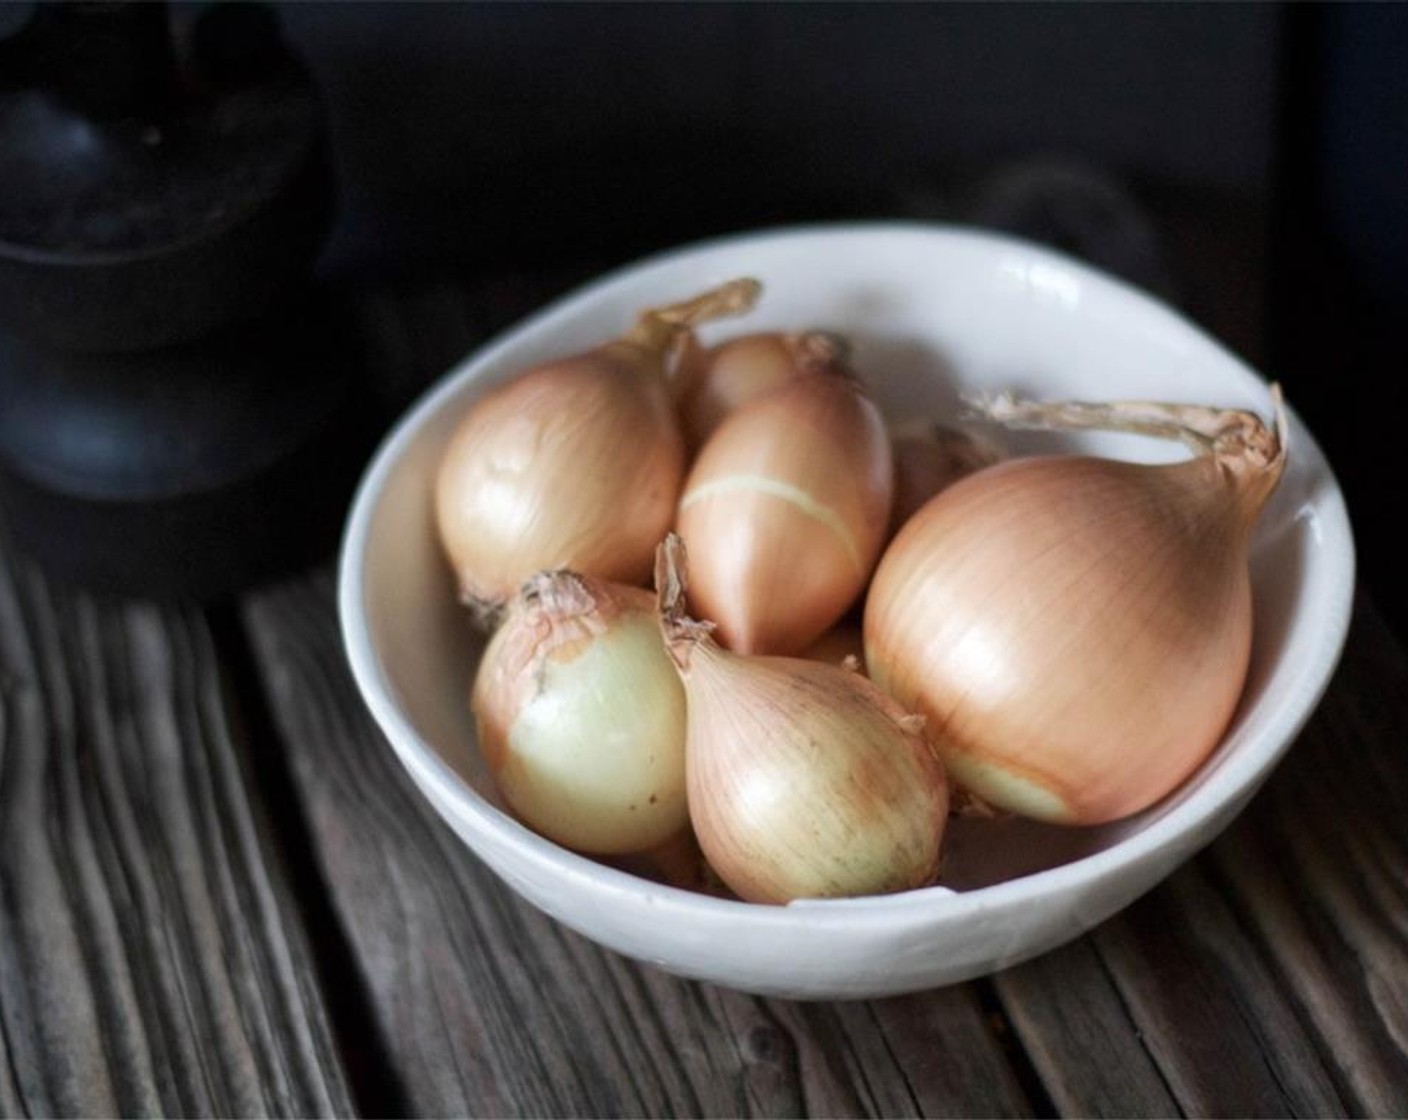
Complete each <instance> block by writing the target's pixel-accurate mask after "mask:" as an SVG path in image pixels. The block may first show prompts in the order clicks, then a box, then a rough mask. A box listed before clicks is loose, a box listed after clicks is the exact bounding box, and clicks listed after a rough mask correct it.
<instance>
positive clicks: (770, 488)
mask: <svg viewBox="0 0 1408 1120" xmlns="http://www.w3.org/2000/svg"><path fill="white" fill-rule="evenodd" d="M893 487H894V468H893V462H892V459H891V453H890V442H889V435H888V433H887V432H886V430H885V424H884V420H883V419H882V417H881V415H880V410H879V409H878V408H877V407H876V405H875V403H874V402H873V401H872V400H871V399H870V398H869V397H868V396H867V395H866V393H865V391H864V389H863V388H862V386H861V385H860V383H859V381H858V380H857V379H856V377H855V376H854V374H853V373H852V372H851V371H850V370H849V369H848V368H847V367H846V366H844V365H843V364H841V363H840V362H839V360H836V361H830V362H827V363H826V364H824V365H816V366H809V367H808V368H806V369H805V370H804V371H803V372H800V373H798V374H797V375H796V376H794V377H792V378H790V379H789V380H788V381H787V382H786V383H785V384H783V385H782V386H781V387H780V388H777V389H774V390H773V391H771V392H769V393H765V394H763V395H762V396H759V397H757V398H755V399H754V400H751V401H749V402H748V403H746V404H744V405H742V406H740V407H738V408H737V409H735V410H734V411H733V412H731V413H729V415H728V416H727V417H726V418H725V419H724V421H723V423H721V424H720V425H719V427H718V428H717V429H716V430H715V431H714V434H713V435H712V436H710V437H709V441H708V442H707V443H706V444H705V445H704V447H703V449H702V450H701V451H700V453H699V457H698V458H697V459H696V461H695V463H694V466H693V468H692V469H691V470H690V473H689V476H688V478H687V479H686V482H685V486H684V496H683V497H682V498H681V500H680V510H679V517H678V520H677V522H676V527H677V529H678V531H679V533H680V535H681V536H683V537H684V539H685V541H686V542H687V544H688V545H689V550H690V555H691V557H692V558H693V559H692V567H693V571H692V575H691V579H692V586H693V600H694V603H695V607H696V609H697V610H698V611H699V612H700V613H701V614H702V615H703V616H705V617H707V618H709V619H712V620H713V622H714V623H715V624H716V625H717V627H718V633H719V637H720V640H721V641H722V642H723V644H724V645H725V646H727V647H728V648H729V649H731V650H733V651H734V652H736V653H779V654H795V653H800V652H801V651H802V650H804V649H805V648H806V647H807V646H808V645H809V644H810V643H811V642H813V641H814V640H816V639H817V638H818V637H820V636H821V634H822V633H824V632H825V631H826V630H827V629H829V628H830V627H831V625H832V624H833V623H835V622H836V621H837V620H838V619H839V618H840V617H841V616H842V615H843V614H844V613H845V611H846V609H847V607H849V606H850V605H851V604H852V602H854V601H855V600H856V599H857V598H858V596H859V594H860V592H861V590H862V589H863V588H864V587H865V583H866V581H867V579H868V578H869V577H870V573H871V570H872V568H873V567H874V564H875V561H876V558H877V557H878V556H879V553H880V548H881V546H882V545H883V543H884V540H885V530H886V524H887V522H888V519H889V515H890V503H891V498H892V493H893Z"/></svg>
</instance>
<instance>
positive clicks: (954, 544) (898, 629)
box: [864, 394, 1286, 824]
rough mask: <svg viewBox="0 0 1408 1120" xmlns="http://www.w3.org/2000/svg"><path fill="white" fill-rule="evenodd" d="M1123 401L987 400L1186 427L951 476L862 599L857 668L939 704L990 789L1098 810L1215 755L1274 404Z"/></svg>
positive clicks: (918, 705)
mask: <svg viewBox="0 0 1408 1120" xmlns="http://www.w3.org/2000/svg"><path fill="white" fill-rule="evenodd" d="M1275 400H1276V409H1277V420H1276V424H1275V426H1274V428H1269V427H1268V426H1266V425H1265V424H1264V423H1263V422H1262V421H1261V420H1260V419H1258V418H1257V417H1256V416H1255V415H1253V414H1251V413H1248V412H1242V411H1222V410H1217V409H1210V408H1199V407H1190V406H1179V405H1159V404H1147V403H1142V402H1125V403H1116V404H1109V405H1090V404H1081V403H1069V404H1054V405H1040V404H1030V403H1020V402H1016V401H1013V400H1011V399H1010V398H1006V399H1001V400H998V401H996V402H994V403H993V404H991V405H989V406H988V411H989V413H990V415H991V416H992V417H993V418H995V419H998V420H1001V421H1003V422H1006V423H1009V424H1011V425H1014V426H1017V425H1021V426H1029V427H1047V428H1106V429H1114V430H1125V431H1136V432H1142V433H1146V434H1151V435H1159V436H1166V437H1170V438H1179V439H1182V440H1183V441H1184V442H1185V443H1187V444H1188V445H1189V446H1190V447H1193V448H1194V449H1196V454H1195V457H1193V458H1192V459H1189V460H1186V461H1182V462H1177V463H1171V464H1163V465H1142V464H1136V463H1126V462H1118V461H1113V460H1109V459H1102V458H1097V457H1092V456H1084V455H1068V456H1042V457H1032V458H1021V459H1009V460H1007V461H1005V462H1002V463H999V464H997V465H996V466H992V467H989V468H987V469H986V470H983V471H980V472H978V473H976V474H973V475H970V476H968V477H967V478H965V479H962V480H961V481H959V482H957V483H955V484H954V485H952V486H950V487H948V488H947V489H945V490H943V491H942V492H941V493H940V494H939V495H938V496H937V497H935V498H933V499H932V500H930V501H929V502H928V503H927V504H926V505H925V506H924V507H923V508H922V509H921V510H920V511H919V512H918V513H916V514H915V515H914V516H913V517H912V518H910V520H909V521H908V522H907V523H906V525H905V526H904V528H903V529H901V530H900V533H899V535H898V536H897V537H896V538H895V540H894V541H893V542H892V543H891V545H890V546H889V548H888V549H887V550H886V553H885V555H884V557H883V558H882V560H881V561H880V564H879V567H878V568H877V570H876V573H875V578H874V581H873V583H872V585H871V588H870V591H869V594H868V596H867V601H866V608H865V623H864V625H865V649H866V663H867V666H868V668H869V670H870V673H871V676H872V677H873V679H874V680H875V681H876V682H877V683H879V684H880V685H881V686H882V687H884V688H885V689H887V690H888V691H889V692H890V693H891V694H892V695H893V696H895V697H896V698H897V699H898V700H899V701H900V703H901V704H903V705H905V706H906V707H913V708H914V709H916V710H917V711H919V712H921V713H923V714H924V715H925V716H927V717H928V719H929V720H930V723H931V725H932V728H933V732H934V735H935V741H936V742H937V743H938V746H939V750H940V753H941V754H942V755H943V758H944V761H945V763H946V764H947V766H948V770H949V774H950V777H951V778H952V779H953V780H954V781H955V782H956V783H958V784H959V785H962V786H964V787H966V788H968V789H970V790H971V791H972V792H973V793H975V794H976V795H977V796H978V797H980V798H982V799H983V800H984V801H986V802H988V803H989V804H991V805H995V806H998V807H1000V808H1005V809H1009V810H1011V811H1013V812H1015V813H1019V814H1023V815H1027V816H1031V817H1036V818H1039V819H1044V820H1048V821H1054V822H1068V823H1080V824H1093V823H1099V822H1104V821H1110V820H1114V819H1117V818H1120V817H1123V816H1126V815H1128V814H1130V813H1134V812H1137V811H1138V810H1141V809H1144V808H1146V807H1148V806H1150V805H1152V804H1153V803H1155V802H1156V801H1158V800H1160V799H1161V798H1162V797H1164V796H1165V795H1167V794H1168V793H1169V792H1171V791H1172V790H1173V789H1175V788H1176V787H1177V786H1178V785H1179V784H1180V783H1181V782H1182V781H1184V779H1186V778H1187V777H1188V776H1189V775H1190V774H1191V773H1192V772H1193V770H1194V769H1196V767H1197V766H1198V765H1199V764H1200V763H1201V762H1202V761H1203V760H1204V759H1205V758H1206V757H1207V756H1208V754H1209V753H1210V752H1211V751H1212V750H1213V748H1214V747H1215V746H1216V744H1217V743H1218V741H1219V740H1220V738H1221V736H1222V734H1223V733H1224V731H1225V730H1226V727H1227V725H1228V723H1229V721H1230V719H1231V717H1232V714H1233V711H1234V709H1235V707H1236V704H1237V702H1238V699H1239V697H1240V695H1241V692H1242V689H1243V686H1244V683H1245V678H1246V672H1247V665H1248V659H1249V656H1250V650H1251V640H1252V626H1251V622H1252V620H1251V612H1252V600H1251V586H1250V576H1249V573H1248V566H1247V552H1248V546H1249V539H1250V536H1251V531H1252V527H1253V525H1254V523H1255V521H1256V518H1257V516H1258V514H1259V512H1260V511H1261V509H1262V507H1263V505H1264V503H1265V501H1266V499H1267V497H1268V496H1269V495H1270V494H1271V492H1272V491H1273V490H1274V489H1275V487H1276V485H1277V483H1278V481H1279V480H1280V478H1281V475H1282V473H1283V471H1284V468H1285V462H1286V445H1285V423H1284V415H1283V413H1282V411H1281V407H1280V398H1279V394H1277V395H1276V397H1275Z"/></svg>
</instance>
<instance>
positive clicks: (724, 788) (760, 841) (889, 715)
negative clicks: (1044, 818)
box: [656, 534, 948, 903]
mask: <svg viewBox="0 0 1408 1120" xmlns="http://www.w3.org/2000/svg"><path fill="white" fill-rule="evenodd" d="M684 579H685V570H684V546H683V543H682V542H681V540H680V538H679V537H678V536H675V535H674V534H671V536H670V537H668V538H667V539H666V541H665V542H664V544H662V546H661V548H660V554H659V562H658V567H657V572H656V584H657V587H658V588H659V596H660V612H661V616H660V626H661V630H662V632H663V633H664V635H665V642H666V644H667V646H668V648H669V652H670V655H671V657H672V658H673V659H674V663H675V665H676V666H677V668H678V670H679V675H680V679H681V680H682V681H683V682H684V689H685V697H686V704H685V711H686V728H687V730H686V743H685V759H686V773H687V781H688V790H689V812H690V819H691V821H692V822H693V824H694V831H695V835H696V836H697V837H698V840H699V844H700V847H701V849H702V850H703V852H704V855H705V856H706V857H707V859H708V862H709V866H710V867H711V868H713V870H714V871H715V872H716V873H717V874H718V876H719V877H720V878H721V879H722V880H723V882H724V883H725V884H727V886H728V887H729V888H730V889H732V890H733V891H734V892H735V893H737V894H738V896H739V897H740V898H743V899H744V900H746V901H749V902H763V903H786V902H790V901H791V900H793V899H796V898H827V897H845V896H854V895H863V894H882V893H888V892H893V891H901V890H908V889H911V888H915V887H921V886H924V885H926V884H929V883H931V882H933V881H934V879H935V878H936V876H937V875H938V870H939V860H940V853H941V849H942V841H943V833H944V827H945V824H946V823H947V815H948V785H947V781H946V779H945V776H944V771H943V767H942V765H941V764H940V762H939V760H938V757H937V755H936V754H935V753H934V749H933V747H932V745H931V744H930V743H929V742H928V741H927V740H926V739H925V737H924V734H923V730H922V729H923V720H921V719H918V718H916V717H914V716H912V715H908V714H906V713H905V712H904V711H903V710H902V709H901V708H900V707H899V705H897V704H896V703H895V702H894V701H893V700H892V699H891V698H890V697H888V696H886V695H885V694H884V693H883V692H881V691H880V690H879V689H878V688H877V687H876V686H875V685H873V684H871V683H870V682H869V681H868V680H866V678H865V677H863V676H861V675H860V674H859V673H855V672H851V671H849V670H846V669H842V668H839V667H837V666H833V665H826V664H823V663H821V662H818V661H806V660H802V659H795V658H785V657H749V656H744V655H740V654H735V653H730V652H729V651H728V650H725V649H723V648H721V647H720V646H719V645H717V644H716V643H715V642H714V641H713V639H712V638H711V637H710V633H709V632H710V630H711V629H712V628H711V627H710V626H709V624H707V623H701V622H696V621H694V620H692V619H690V618H689V617H687V616H686V614H685V607H684V591H685V585H684Z"/></svg>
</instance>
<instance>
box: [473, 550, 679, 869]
mask: <svg viewBox="0 0 1408 1120" xmlns="http://www.w3.org/2000/svg"><path fill="white" fill-rule="evenodd" d="M470 706H471V708H472V709H473V712H474V716H475V720H476V722H477V725H478V730H479V745H480V749H481V751H483V753H484V757H485V760H486V761H487V762H488V764H489V769H490V771H491V772H492V773H493V775H494V777H495V779H496V781H497V782H498V785H499V789H500V791H501V792H502V793H503V795H504V800H505V801H507V802H508V804H509V807H510V808H512V809H513V810H514V812H515V813H517V814H518V815H519V817H520V818H522V820H523V821H524V823H526V824H527V825H528V826H529V827H531V828H533V829H535V830H537V831H538V832H540V833H542V834H543V835H544V836H547V837H548V838H549V839H552V840H555V841H557V842H558V843H560V844H563V845H565V846H566V847H569V848H573V849H575V850H577V851H580V852H589V853H593V854H621V853H628V852H646V851H650V850H652V849H656V848H658V847H659V846H660V845H663V844H666V842H667V841H673V840H674V839H675V838H676V837H677V834H678V833H679V832H680V831H681V830H682V829H685V828H686V827H687V825H688V821H689V813H688V809H687V806H686V804H685V778H684V692H683V690H682V689H681V687H680V683H679V680H678V678H677V676H676V674H675V669H674V666H673V664H672V662H671V660H670V659H669V658H668V657H667V656H666V654H665V650H664V647H663V646H662V645H661V642H660V629H659V622H658V620H657V618H656V611H655V600H654V598H653V597H652V596H651V594H650V593H649V592H648V591H644V590H642V589H640V588H637V587H624V586H620V585H616V584H611V583H608V582H606V581H604V580H597V579H593V578H591V577H588V576H582V575H579V574H577V573H574V572H566V571H558V572H543V573H540V574H538V575H536V576H534V577H532V578H531V579H530V580H528V582H527V583H526V584H525V585H524V587H523V589H522V591H521V592H520V594H519V595H518V596H517V597H516V598H515V599H513V600H512V601H511V603H510V604H509V606H508V609H507V612H506V613H505V616H504V620H503V624H502V625H501V626H500V627H499V629H498V630H497V631H495V633H494V636H493V637H492V638H491V639H490V640H489V644H488V646H487V647H486V648H485V651H484V657H483V659H482V660H481V662H480V665H479V670H478V673H477V675H476V677H475V681H474V689H473V693H472V697H471V703H470Z"/></svg>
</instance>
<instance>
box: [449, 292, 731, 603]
mask: <svg viewBox="0 0 1408 1120" xmlns="http://www.w3.org/2000/svg"><path fill="white" fill-rule="evenodd" d="M757 292H758V285H757V283H756V282H755V281H752V280H746V279H744V280H737V281H732V282H730V283H729V284H725V285H722V286H721V287H720V288H717V289H714V290H712V291H710V292H706V293H704V294H703V295H701V296H699V297H696V298H695V299H694V300H689V301H685V302H683V303H681V304H676V305H671V306H669V307H666V308H661V309H657V310H652V311H646V312H643V313H642V314H641V316H640V318H639V320H638V322H637V324H636V326H635V327H634V328H633V329H632V330H631V331H629V332H628V333H627V334H625V335H624V336H622V337H621V338H619V339H615V340H613V341H610V342H607V343H604V344H603V345H601V346H598V347H596V348H594V349H592V350H590V351H587V352H585V353H582V354H577V355H574V356H570V357H566V358H563V359H561V360H557V361H551V362H546V363H543V364H542V365H539V366H536V367H534V368H532V369H529V370H526V371H524V372H523V373H521V374H519V375H517V376H515V377H514V378H512V379H511V380H509V381H507V382H505V383H503V384H501V385H499V386H498V387H496V388H494V389H493V390H491V391H490V392H489V393H487V394H486V395H484V396H483V397H481V398H480V399H479V400H478V401H476V402H475V404H474V405H473V406H471V408H470V410H469V412H468V413H467V414H466V415H465V416H464V417H463V419H462V420H461V421H460V423H459V426H458V427H457V428H456V430H455V432H454V433H453V435H452V437H451V439H450V441H449V444H448V445H447V448H446V451H445V453H444V456H443V458H442V460H441V463H440V465H439V469H438V472H437V474H436V480H435V520H436V526H437V529H438V532H439V535H440V540H441V544H442V546H443V548H444V551H445V553H446V555H447V557H448V559H449V561H450V563H451V566H452V567H453V569H454V573H455V577H456V580H457V583H458V585H459V591H460V595H461V598H462V599H463V600H464V602H465V603H466V604H468V605H469V606H470V607H471V608H472V610H473V611H474V614H475V617H476V619H477V620H479V621H481V622H483V623H485V624H486V625H489V626H491V625H492V624H493V623H494V622H496V621H497V614H498V611H499V609H500V608H501V607H502V605H503V603H504V602H505V601H506V600H507V599H508V598H509V597H510V596H512V595H513V594H514V593H515V592H516V591H517V589H518V587H519V585H520V584H521V583H522V582H523V581H524V580H525V579H527V578H528V577H529V576H531V575H532V574H533V573H534V572H537V571H543V570H550V569H555V568H568V569H571V570H574V571H578V572H584V573H587V574H590V575H594V576H599V577H600V578H602V579H607V580H612V581H616V582H620V583H628V584H629V583H644V582H646V580H647V579H648V578H649V575H650V568H651V563H652V557H653V554H654V549H655V545H656V544H657V543H658V542H659V540H660V537H661V535H662V534H663V533H665V532H666V531H667V530H668V529H669V527H670V524H671V522H672V521H673V519H674V514H675V506H676V502H677V500H678V498H679V488H680V483H681V481H682V478H683V475H684V470H685V448H684V438H683V436H682V434H681V432H680V429H679V421H678V417H677V415H676V412H675V408H674V401H673V398H672V394H671V390H670V386H669V384H668V380H667V366H668V361H669V357H670V355H671V354H672V353H673V351H674V349H675V347H676V346H677V345H678V342H679V339H680V338H681V337H684V336H687V335H688V333H689V330H690V328H691V326H692V325H693V324H694V323H696V322H699V321H702V320H704V319H707V318H712V317H715V316H719V315H728V314H737V313H738V312H740V311H743V310H746V309H747V308H748V307H750V306H751V305H752V303H753V300H754V299H755V298H756V296H757Z"/></svg>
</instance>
